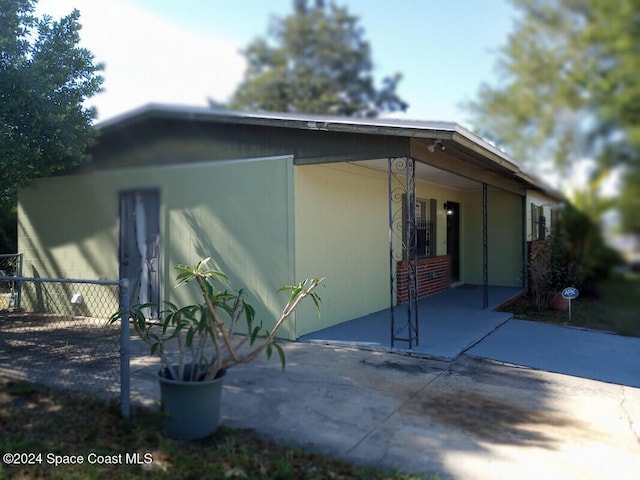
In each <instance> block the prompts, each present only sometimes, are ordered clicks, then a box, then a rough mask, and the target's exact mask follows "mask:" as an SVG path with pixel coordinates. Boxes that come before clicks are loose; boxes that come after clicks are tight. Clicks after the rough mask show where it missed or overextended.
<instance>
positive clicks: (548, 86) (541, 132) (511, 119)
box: [468, 0, 640, 230]
mask: <svg viewBox="0 0 640 480" xmlns="http://www.w3.org/2000/svg"><path fill="white" fill-rule="evenodd" d="M512 1H513V2H514V4H515V5H516V7H517V8H518V9H519V12H520V16H519V17H518V21H517V23H516V25H515V29H514V31H513V32H512V34H511V35H510V36H509V38H508V40H507V43H506V45H505V46H504V47H503V48H502V50H501V51H500V53H499V59H498V64H497V68H498V72H499V74H500V75H501V81H500V82H499V84H498V85H495V86H490V85H487V84H484V85H482V86H481V88H480V91H479V94H478V100H477V101H475V102H472V103H470V104H469V105H468V106H469V107H470V110H471V113H472V123H473V127H474V129H475V130H476V131H477V132H478V133H479V134H480V135H482V136H484V137H487V138H488V139H490V140H492V141H494V142H495V143H496V144H498V145H499V146H500V147H502V148H505V149H507V150H509V151H510V153H512V154H513V155H514V156H515V157H516V158H518V159H521V160H523V161H525V162H527V163H528V164H529V165H530V166H534V168H535V167H538V166H539V165H540V164H541V163H542V162H543V161H545V160H550V161H553V163H554V165H555V166H556V168H557V169H559V171H560V172H562V173H563V174H565V175H566V174H567V173H568V172H570V169H571V167H573V166H574V165H575V163H576V162H577V161H580V160H582V159H584V158H593V159H595V160H596V161H597V163H596V164H597V166H598V168H597V169H596V171H594V176H600V175H602V173H603V172H609V171H611V170H612V169H617V170H618V171H620V172H622V173H623V175H624V176H625V177H624V178H625V181H624V182H623V183H624V188H626V189H634V188H635V189H637V188H638V187H636V186H635V183H634V179H636V180H637V179H638V175H637V173H634V172H637V171H639V170H640V82H638V81H637V72H638V71H640V55H638V52H639V51H640V0H615V1H611V0H512ZM629 197H632V195H631V194H629V195H621V196H620V198H621V199H623V198H629ZM631 210H632V209H629V208H626V209H625V208H621V211H622V213H623V215H626V213H625V212H630V211H631ZM636 218H637V215H636ZM639 220H640V219H639ZM636 222H637V223H636ZM624 223H625V226H626V227H627V229H631V230H634V229H638V230H640V221H638V220H633V219H631V218H626V219H625V222H624ZM634 223H635V226H634V225H633V224H634Z"/></svg>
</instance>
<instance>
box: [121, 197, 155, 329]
mask: <svg viewBox="0 0 640 480" xmlns="http://www.w3.org/2000/svg"><path fill="white" fill-rule="evenodd" d="M119 256H120V278H128V279H129V301H130V305H134V304H136V303H153V304H156V305H158V304H159V303H160V192H159V191H158V190H130V191H126V192H121V193H120V255H119ZM149 316H150V317H151V318H158V308H155V307H154V308H151V309H150V311H149Z"/></svg>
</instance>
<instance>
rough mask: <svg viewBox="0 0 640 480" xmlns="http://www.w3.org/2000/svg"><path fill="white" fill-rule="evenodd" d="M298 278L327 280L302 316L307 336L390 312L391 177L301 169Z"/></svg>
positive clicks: (301, 329) (359, 170) (338, 168)
mask: <svg viewBox="0 0 640 480" xmlns="http://www.w3.org/2000/svg"><path fill="white" fill-rule="evenodd" d="M294 174H295V186H296V187H295V188H296V190H295V217H296V240H295V242H296V276H297V277H298V278H304V277H307V276H309V275H317V276H320V277H326V280H325V286H324V287H323V288H320V289H319V291H318V293H319V295H320V296H321V298H322V305H321V318H320V319H319V318H318V315H317V313H316V312H315V309H314V307H313V306H312V305H306V306H305V308H303V309H301V310H300V311H299V312H298V313H297V315H296V317H297V318H296V322H297V333H298V335H304V334H305V333H309V332H312V331H315V330H319V329H321V328H324V327H327V326H330V325H334V324H336V323H340V322H344V321H346V320H350V319H352V318H356V317H359V316H362V315H365V314H367V313H371V312H374V311H377V310H381V309H384V308H387V307H388V306H389V242H388V238H389V237H388V203H387V175H386V174H385V173H383V172H378V171H375V170H371V169H367V168H364V167H358V166H354V165H348V164H331V165H305V166H296V167H295V171H294Z"/></svg>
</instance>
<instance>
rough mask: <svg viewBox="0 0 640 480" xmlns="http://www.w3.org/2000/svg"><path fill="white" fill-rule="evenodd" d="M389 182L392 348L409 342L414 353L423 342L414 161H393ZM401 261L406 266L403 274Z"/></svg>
mask: <svg viewBox="0 0 640 480" xmlns="http://www.w3.org/2000/svg"><path fill="white" fill-rule="evenodd" d="M388 181H389V185H388V187H389V272H390V274H389V291H390V297H391V298H390V303H391V309H390V310H391V348H394V347H395V344H396V342H406V343H407V344H408V347H409V349H410V350H411V349H413V347H414V345H415V346H417V345H418V342H419V335H418V283H417V282H418V262H417V252H418V237H417V232H416V180H415V162H414V160H413V159H411V158H410V157H399V158H389V169H388ZM399 261H402V263H403V268H402V269H401V270H400V271H399V269H398V262H399ZM401 300H402V301H401ZM399 311H404V313H406V322H405V321H403V320H401V318H400V316H398V315H397V313H399Z"/></svg>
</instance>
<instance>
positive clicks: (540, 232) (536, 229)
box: [531, 203, 547, 240]
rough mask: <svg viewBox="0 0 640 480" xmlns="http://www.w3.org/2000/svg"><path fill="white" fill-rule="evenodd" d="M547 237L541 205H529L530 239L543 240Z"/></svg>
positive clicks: (545, 220)
mask: <svg viewBox="0 0 640 480" xmlns="http://www.w3.org/2000/svg"><path fill="white" fill-rule="evenodd" d="M546 235H547V219H546V217H545V215H544V208H543V207H542V205H534V204H533V203H532V204H531V239H532V240H544V239H545V238H546Z"/></svg>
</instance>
